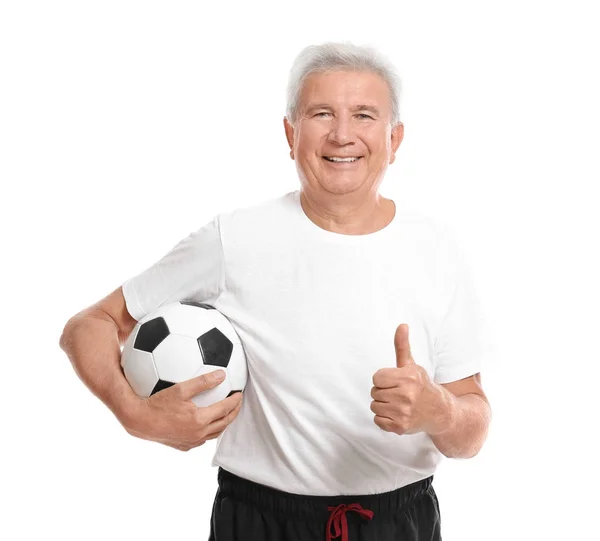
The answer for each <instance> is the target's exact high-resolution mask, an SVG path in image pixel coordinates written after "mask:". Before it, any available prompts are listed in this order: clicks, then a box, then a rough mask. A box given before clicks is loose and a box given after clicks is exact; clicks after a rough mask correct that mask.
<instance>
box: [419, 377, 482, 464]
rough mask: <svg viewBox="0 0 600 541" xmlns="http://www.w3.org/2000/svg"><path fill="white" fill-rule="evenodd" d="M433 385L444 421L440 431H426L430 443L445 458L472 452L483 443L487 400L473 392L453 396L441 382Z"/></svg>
mask: <svg viewBox="0 0 600 541" xmlns="http://www.w3.org/2000/svg"><path fill="white" fill-rule="evenodd" d="M437 387H438V389H439V392H440V393H441V403H442V404H443V406H442V407H443V408H444V409H445V410H446V415H445V418H446V421H445V426H444V427H443V429H442V430H441V431H440V432H438V433H436V434H430V437H431V439H432V440H433V443H434V444H435V446H436V447H437V448H438V449H439V451H440V452H441V453H443V454H444V455H445V456H447V457H449V458H471V457H473V456H475V455H476V454H477V453H478V452H479V450H480V449H481V447H483V443H484V442H485V439H486V437H487V433H488V428H489V424H490V421H491V417H492V412H491V408H490V406H489V404H488V402H487V400H486V399H484V398H483V397H481V396H480V395H478V394H475V393H469V394H465V395H461V396H455V395H453V394H452V393H451V392H450V391H448V390H447V389H445V388H443V387H442V386H437Z"/></svg>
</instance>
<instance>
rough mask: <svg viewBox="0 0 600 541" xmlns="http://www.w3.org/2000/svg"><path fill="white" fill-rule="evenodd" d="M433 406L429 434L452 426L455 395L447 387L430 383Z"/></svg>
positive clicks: (446, 430)
mask: <svg viewBox="0 0 600 541" xmlns="http://www.w3.org/2000/svg"><path fill="white" fill-rule="evenodd" d="M432 387H433V394H434V396H435V399H434V404H435V406H434V408H433V415H432V423H431V429H430V430H429V431H428V432H429V434H430V435H432V436H433V435H439V434H443V433H444V432H448V431H450V430H452V429H453V428H454V425H455V422H456V421H455V420H456V408H457V403H456V397H455V396H454V395H453V394H452V393H451V392H450V391H448V390H447V389H445V388H444V387H442V386H441V385H437V384H436V383H432Z"/></svg>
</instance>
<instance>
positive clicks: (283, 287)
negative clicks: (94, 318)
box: [122, 190, 489, 496]
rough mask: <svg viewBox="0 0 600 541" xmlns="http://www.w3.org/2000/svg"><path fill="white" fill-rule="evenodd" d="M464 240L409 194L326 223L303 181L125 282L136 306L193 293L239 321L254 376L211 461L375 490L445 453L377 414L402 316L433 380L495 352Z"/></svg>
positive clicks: (243, 473) (339, 487)
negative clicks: (375, 211) (377, 225)
mask: <svg viewBox="0 0 600 541" xmlns="http://www.w3.org/2000/svg"><path fill="white" fill-rule="evenodd" d="M461 254H462V252H461V250H460V249H459V246H458V244H457V242H456V241H455V240H454V237H453V235H451V234H450V233H449V232H448V231H447V230H446V229H445V228H444V227H442V226H441V225H440V224H438V223H437V222H435V221H434V220H433V219H432V218H429V217H426V216H424V215H421V214H420V213H418V212H417V211H415V210H413V209H412V208H410V207H408V206H407V205H406V204H404V203H399V202H396V214H395V216H394V219H393V220H392V222H390V224H388V225H387V226H386V227H385V228H383V229H381V230H379V231H376V232H375V233H370V234H367V235H345V234H340V233H333V232H330V231H327V230H325V229H322V228H321V227H319V226H317V225H316V224H315V223H314V222H312V221H311V220H310V219H309V218H308V217H307V216H306V214H305V213H304V210H303V209H302V206H301V204H300V191H299V190H297V191H294V192H290V193H288V194H285V195H283V196H280V197H277V198H274V199H270V200H268V201H265V202H262V203H260V204H254V205H252V206H249V207H245V208H241V209H237V210H234V211H230V212H226V213H222V214H219V215H217V216H216V217H215V218H213V220H211V221H210V222H209V223H208V224H206V225H205V226H203V227H201V228H200V229H198V230H197V231H195V232H193V233H191V234H190V235H189V236H188V237H186V238H184V239H183V240H181V241H180V242H179V243H178V244H177V245H176V246H175V247H174V248H173V249H172V250H171V251H170V252H169V253H168V254H166V255H165V256H164V257H163V258H162V259H160V260H159V261H157V262H156V263H155V264H154V265H152V266H151V267H150V268H148V269H146V270H145V271H144V272H142V273H140V274H139V275H137V276H135V277H133V278H130V279H129V280H128V281H127V282H125V283H124V284H123V286H122V287H123V293H124V296H125V300H126V303H127V309H128V311H129V312H130V313H131V315H132V316H133V317H134V318H135V319H137V320H139V319H141V318H142V317H143V316H145V315H146V314H148V313H149V312H151V311H153V310H155V309H156V308H158V307H159V306H160V305H162V304H164V303H168V302H173V301H176V300H194V301H198V302H205V303H207V304H210V305H212V306H214V307H215V308H216V309H217V310H219V311H220V312H221V313H223V314H224V315H225V316H226V317H227V318H228V319H229V320H230V321H231V323H232V324H233V326H234V328H235V329H236V331H237V333H238V335H239V337H240V339H241V342H242V344H243V345H244V349H245V352H246V355H247V360H248V370H249V379H248V384H247V386H246V389H245V392H244V399H243V401H242V408H241V411H240V412H239V415H238V417H237V418H236V419H235V421H234V422H233V423H232V424H231V425H229V427H228V428H227V429H226V430H225V431H224V432H223V434H221V436H220V437H219V438H218V440H217V447H216V451H215V454H214V457H213V461H212V465H213V466H215V467H216V466H221V467H223V468H224V469H226V470H228V471H230V472H232V473H234V474H236V475H238V476H240V477H244V478H246V479H249V480H251V481H254V482H257V483H261V484H263V485H267V486H271V487H274V488H276V489H279V490H283V491H286V492H291V493H296V494H310V495H324V496H326V495H356V494H376V493H381V492H387V491H391V490H395V489H396V488H399V487H401V486H404V485H407V484H409V483H412V482H415V481H418V480H420V479H423V478H426V477H428V476H430V475H432V474H433V473H434V471H435V469H436V466H437V464H438V462H439V461H440V460H441V459H442V458H443V455H442V454H441V453H440V452H439V451H438V450H437V448H436V447H435V445H434V444H433V442H432V441H431V438H430V437H429V436H428V435H427V434H425V433H419V434H413V435H402V436H400V435H398V434H395V433H392V432H386V431H384V430H382V429H381V428H379V427H378V426H377V425H376V424H375V423H374V421H373V419H374V416H375V414H374V413H373V412H372V411H371V409H370V405H371V401H372V398H371V388H372V386H373V375H374V374H375V372H376V371H377V370H379V369H380V368H384V367H395V366H396V356H395V349H394V333H395V331H396V328H397V327H398V325H400V324H401V323H407V324H408V326H409V342H410V347H411V352H412V354H413V357H414V359H415V362H416V363H417V364H420V365H422V366H423V367H424V368H425V369H426V370H427V372H428V374H429V376H430V377H431V378H432V379H433V380H434V381H435V382H436V383H448V382H451V381H455V380H459V379H462V378H465V377H468V376H471V375H473V374H475V373H477V372H479V371H480V370H481V363H482V362H483V361H484V360H485V359H484V356H486V355H487V354H488V353H489V350H488V344H487V342H486V340H485V339H484V338H487V334H485V332H484V331H487V328H486V326H485V321H484V320H483V313H482V311H481V307H480V303H479V299H478V297H477V295H476V292H475V289H474V287H473V283H472V281H471V279H470V275H469V269H468V265H467V264H466V263H465V258H464V256H463V255H461Z"/></svg>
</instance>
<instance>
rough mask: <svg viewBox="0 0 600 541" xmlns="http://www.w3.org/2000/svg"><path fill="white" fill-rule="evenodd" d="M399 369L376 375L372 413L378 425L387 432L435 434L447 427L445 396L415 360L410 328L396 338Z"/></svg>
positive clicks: (401, 328)
mask: <svg viewBox="0 0 600 541" xmlns="http://www.w3.org/2000/svg"><path fill="white" fill-rule="evenodd" d="M394 347H395V349H396V368H381V369H380V370H378V371H377V372H375V374H374V376H373V385H374V387H373V388H372V389H371V398H373V401H372V402H371V411H372V412H373V413H375V419H374V421H375V424H376V425H377V426H378V427H379V428H381V429H382V430H385V431H386V432H395V433H396V434H400V435H401V434H416V433H417V432H427V433H429V434H436V433H439V432H442V431H443V430H445V429H446V428H447V426H448V419H447V412H446V411H445V410H446V408H445V406H444V402H443V394H442V393H441V390H440V389H439V387H438V386H436V385H435V384H434V383H433V382H432V381H431V379H430V378H429V375H428V374H427V371H426V370H425V369H424V368H423V367H422V366H419V365H418V364H416V363H415V360H414V359H413V357H412V354H411V352H410V345H409V342H408V325H407V324H406V323H403V324H401V325H399V326H398V328H397V329H396V334H395V335H394Z"/></svg>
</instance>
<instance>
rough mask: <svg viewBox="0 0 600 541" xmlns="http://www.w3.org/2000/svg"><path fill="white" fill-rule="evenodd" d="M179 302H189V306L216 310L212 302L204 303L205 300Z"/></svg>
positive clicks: (182, 302) (181, 302) (183, 302)
mask: <svg viewBox="0 0 600 541" xmlns="http://www.w3.org/2000/svg"><path fill="white" fill-rule="evenodd" d="M179 304H187V305H188V306H198V308H206V309H207V310H214V309H215V307H214V306H211V305H210V304H204V303H203V302H194V301H179Z"/></svg>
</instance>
